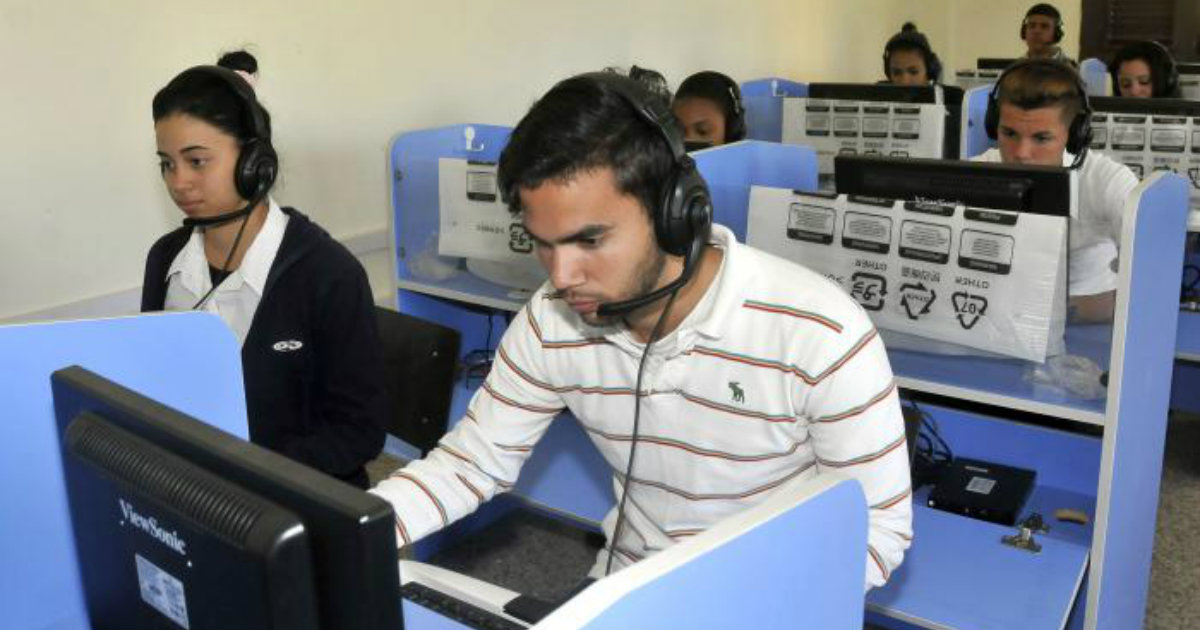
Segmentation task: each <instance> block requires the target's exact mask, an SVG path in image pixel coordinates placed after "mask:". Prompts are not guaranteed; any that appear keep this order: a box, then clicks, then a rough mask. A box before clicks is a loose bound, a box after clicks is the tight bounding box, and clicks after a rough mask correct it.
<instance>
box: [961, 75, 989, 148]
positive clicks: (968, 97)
mask: <svg viewBox="0 0 1200 630" xmlns="http://www.w3.org/2000/svg"><path fill="white" fill-rule="evenodd" d="M991 95H992V86H991V85H980V86H977V87H973V88H971V89H969V90H967V91H966V93H965V94H963V116H962V118H963V130H962V151H961V153H960V155H962V159H964V160H968V159H970V158H973V157H975V156H976V155H979V154H980V153H983V152H984V151H987V150H988V148H990V147H991V146H992V145H993V142H992V140H991V139H989V138H988V137H987V130H986V129H985V128H984V124H983V120H984V118H985V117H986V116H987V105H988V99H989V98H991Z"/></svg>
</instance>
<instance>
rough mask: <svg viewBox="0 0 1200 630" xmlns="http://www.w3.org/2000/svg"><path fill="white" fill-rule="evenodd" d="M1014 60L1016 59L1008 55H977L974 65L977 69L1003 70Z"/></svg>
mask: <svg viewBox="0 0 1200 630" xmlns="http://www.w3.org/2000/svg"><path fill="white" fill-rule="evenodd" d="M1016 62H1017V60H1016V59H1012V58H1008V57H979V58H977V59H976V60H975V67H976V68H977V69H979V70H1000V71H1004V70H1007V69H1008V67H1009V66H1011V65H1013V64H1014V63H1016Z"/></svg>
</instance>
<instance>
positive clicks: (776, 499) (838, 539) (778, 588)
mask: <svg viewBox="0 0 1200 630" xmlns="http://www.w3.org/2000/svg"><path fill="white" fill-rule="evenodd" d="M866 534H867V514H866V501H865V500H864V498H863V494H862V489H861V488H860V487H859V485H858V483H857V482H855V481H851V480H848V479H839V478H837V477H836V476H833V475H827V476H820V477H816V478H813V479H810V480H807V481H805V482H801V483H798V484H789V485H788V486H785V487H784V488H781V489H780V490H779V491H777V492H775V493H774V494H773V495H772V496H771V497H770V498H768V499H767V500H766V501H764V502H763V503H762V504H760V505H758V506H756V507H753V508H750V509H748V510H745V511H744V512H740V513H738V514H736V515H734V516H732V517H730V518H728V519H725V520H723V521H721V522H720V523H718V524H716V525H715V526H713V527H711V528H709V529H708V530H707V531H705V532H703V533H701V534H698V535H696V536H695V537H693V538H689V539H687V540H685V541H683V542H681V543H679V544H677V545H675V546H673V547H670V548H668V549H666V550H665V551H662V552H660V553H658V554H656V555H654V556H651V557H650V558H647V559H645V560H643V561H641V562H638V563H637V564H635V565H633V566H631V567H628V568H626V569H624V570H622V571H620V572H619V573H616V574H614V575H612V576H609V577H607V578H604V579H602V580H600V581H599V582H596V583H595V584H593V585H592V586H590V587H589V588H588V589H587V590H585V591H583V592H582V593H580V594H579V595H578V596H576V597H575V598H574V599H572V600H570V601H569V602H567V603H566V604H564V605H563V606H562V607H561V608H559V609H558V610H556V611H554V612H553V613H551V614H550V616H548V617H546V618H545V619H543V620H542V621H541V623H539V624H537V625H536V626H534V628H536V629H537V630H543V629H544V630H551V629H564V630H565V629H568V628H571V629H574V628H586V629H588V630H605V629H610V628H611V629H615V628H655V627H664V628H668V627H669V628H689V629H693V630H702V629H705V628H712V629H714V630H716V629H725V628H778V629H781V630H782V629H790V628H823V629H843V630H859V629H860V628H862V622H863V605H862V585H863V558H864V554H865V551H866Z"/></svg>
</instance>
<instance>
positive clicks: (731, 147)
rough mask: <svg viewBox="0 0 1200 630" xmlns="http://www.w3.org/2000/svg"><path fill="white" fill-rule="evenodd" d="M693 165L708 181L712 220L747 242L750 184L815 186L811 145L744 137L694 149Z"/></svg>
mask: <svg viewBox="0 0 1200 630" xmlns="http://www.w3.org/2000/svg"><path fill="white" fill-rule="evenodd" d="M692 156H693V157H694V158H695V159H696V168H697V169H699V170H700V174H701V175H703V176H704V181H706V182H708V190H709V193H711V194H712V197H713V208H714V217H713V218H714V220H715V221H716V222H717V223H720V224H721V225H724V226H726V227H728V228H729V229H730V230H733V233H734V235H735V236H737V239H738V241H740V242H743V243H744V242H746V216H747V214H748V212H749V208H750V187H751V186H772V187H775V188H791V189H792V190H804V191H815V190H816V189H817V154H816V152H815V151H813V150H812V148H811V147H805V146H798V145H788V144H778V143H775V142H763V141H761V140H743V141H742V142H735V143H733V144H726V145H722V146H719V147H714V148H712V149H706V150H704V151H697V152H696V153H693V154H692Z"/></svg>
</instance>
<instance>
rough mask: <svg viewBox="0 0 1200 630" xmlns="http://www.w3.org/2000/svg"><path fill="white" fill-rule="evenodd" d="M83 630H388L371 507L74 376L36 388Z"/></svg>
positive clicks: (389, 556)
mask: <svg viewBox="0 0 1200 630" xmlns="http://www.w3.org/2000/svg"><path fill="white" fill-rule="evenodd" d="M51 385H52V389H53V393H54V407H55V415H56V418H57V425H58V430H59V435H60V438H61V441H62V453H63V457H62V459H63V469H64V477H65V479H66V485H67V488H66V489H67V499H68V502H69V504H70V512H71V521H72V526H73V530H74V535H75V536H74V538H75V547H76V556H77V558H78V561H79V569H80V575H81V577H82V582H83V584H82V585H83V589H84V599H85V601H86V604H87V610H88V616H89V619H90V621H91V625H92V626H93V627H94V628H141V627H145V628H180V627H182V628H189V627H192V628H317V627H320V628H400V627H402V623H401V618H400V600H399V596H398V593H399V576H398V573H397V564H396V560H397V554H396V538H395V518H394V514H393V512H392V509H391V507H390V505H389V504H387V503H386V502H385V501H383V500H382V499H379V498H378V497H375V496H373V495H371V494H368V493H366V492H363V491H361V490H359V489H357V488H354V487H352V486H350V485H347V484H345V483H343V482H341V481H339V480H337V479H334V478H332V477H329V476H327V475H325V474H323V473H320V472H318V471H316V470H314V469H311V468H309V467H307V466H304V465H302V464H300V463H297V462H294V461H292V460H290V459H288V458H286V457H284V456H282V455H279V454H276V453H273V452H271V451H268V450H266V449H263V448H260V447H258V446H255V445H253V444H250V443H249V442H246V441H244V440H242V439H240V438H236V437H234V436H231V435H229V434H227V433H224V432H222V431H220V430H218V429H216V428H213V427H211V426H209V425H207V424H205V423H203V422H200V421H198V420H196V419H194V418H191V417H189V416H187V415H185V414H183V413H180V412H178V411H176V410H174V409H171V408H169V407H166V406H165V405H162V404H160V403H158V402H156V401H154V400H151V399H149V398H147V397H145V396H142V395H140V394H138V393H136V392H134V391H131V390H129V389H126V388H124V387H122V386H120V385H118V384H116V383H113V382H112V381H109V380H107V379H105V378H104V377H102V376H99V375H97V374H95V373H92V372H90V371H88V370H86V369H84V368H81V367H78V366H74V367H69V368H66V369H63V370H59V371H57V372H55V373H54V374H53V375H52V376H51Z"/></svg>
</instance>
